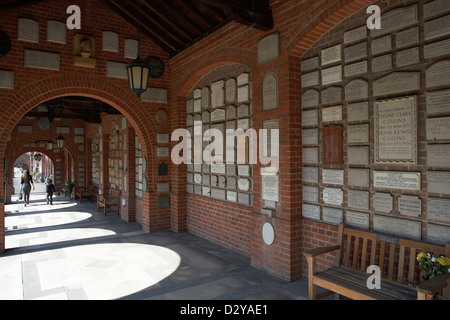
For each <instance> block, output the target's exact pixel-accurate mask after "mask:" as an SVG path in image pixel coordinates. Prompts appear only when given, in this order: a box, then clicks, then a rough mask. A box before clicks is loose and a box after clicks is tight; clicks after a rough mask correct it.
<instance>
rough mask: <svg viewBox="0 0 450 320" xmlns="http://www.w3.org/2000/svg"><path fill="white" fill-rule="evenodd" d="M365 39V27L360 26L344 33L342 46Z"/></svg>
mask: <svg viewBox="0 0 450 320" xmlns="http://www.w3.org/2000/svg"><path fill="white" fill-rule="evenodd" d="M366 38H367V26H366V25H364V26H361V27H359V28H355V29H352V30H349V31H346V32H344V44H348V43H352V42H356V41H359V40H363V39H366Z"/></svg>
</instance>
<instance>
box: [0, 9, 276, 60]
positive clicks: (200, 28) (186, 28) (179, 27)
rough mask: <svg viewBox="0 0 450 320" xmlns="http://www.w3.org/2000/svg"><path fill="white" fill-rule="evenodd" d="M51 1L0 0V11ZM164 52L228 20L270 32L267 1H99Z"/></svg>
mask: <svg viewBox="0 0 450 320" xmlns="http://www.w3.org/2000/svg"><path fill="white" fill-rule="evenodd" d="M44 1H51V0H0V11H1V10H4V9H8V8H12V7H21V6H25V5H29V4H33V3H37V2H44ZM99 1H101V2H103V3H104V4H105V5H107V6H108V7H110V8H111V9H112V10H113V11H114V12H116V13H117V14H118V15H119V16H121V17H123V18H124V19H125V20H126V21H128V22H129V23H130V24H132V25H134V26H136V28H137V27H138V21H139V19H138V17H139V8H140V9H141V12H140V25H141V28H140V30H141V32H142V34H143V35H145V36H147V37H148V38H149V39H151V40H153V41H154V42H155V43H156V44H157V45H159V46H160V47H161V48H162V49H164V50H165V51H166V52H167V53H168V54H169V56H170V57H173V56H175V55H176V54H178V53H180V52H182V51H183V50H185V49H186V48H188V47H190V46H191V45H193V44H194V43H196V42H198V41H200V40H201V39H203V38H204V37H206V36H207V35H209V34H211V33H213V32H214V31H216V30H218V29H219V28H220V27H222V26H224V25H225V24H227V23H229V22H230V21H233V20H234V21H237V22H238V23H241V24H243V25H246V26H248V27H253V28H257V29H262V30H269V29H271V28H272V27H273V19H272V9H271V7H270V5H269V0H140V4H139V1H138V0H133V1H130V0H99Z"/></svg>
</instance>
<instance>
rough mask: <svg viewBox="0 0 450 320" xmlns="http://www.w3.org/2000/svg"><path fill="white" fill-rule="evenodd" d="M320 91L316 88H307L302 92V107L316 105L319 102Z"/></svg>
mask: <svg viewBox="0 0 450 320" xmlns="http://www.w3.org/2000/svg"><path fill="white" fill-rule="evenodd" d="M319 99H320V95H319V91H317V90H315V89H310V90H306V91H305V92H303V94H302V108H308V107H314V106H317V105H318V104H319Z"/></svg>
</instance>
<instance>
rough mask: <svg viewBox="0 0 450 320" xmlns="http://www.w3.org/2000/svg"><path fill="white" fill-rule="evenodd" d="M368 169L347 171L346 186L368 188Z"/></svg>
mask: <svg viewBox="0 0 450 320" xmlns="http://www.w3.org/2000/svg"><path fill="white" fill-rule="evenodd" d="M369 176H370V174H369V169H354V168H350V169H348V185H349V186H352V187H366V188H368V187H369V180H370V178H369Z"/></svg>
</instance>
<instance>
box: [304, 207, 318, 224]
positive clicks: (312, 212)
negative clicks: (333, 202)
mask: <svg viewBox="0 0 450 320" xmlns="http://www.w3.org/2000/svg"><path fill="white" fill-rule="evenodd" d="M302 215H303V217H305V218H310V219H316V220H320V206H316V205H312V204H307V203H303V204H302Z"/></svg>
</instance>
